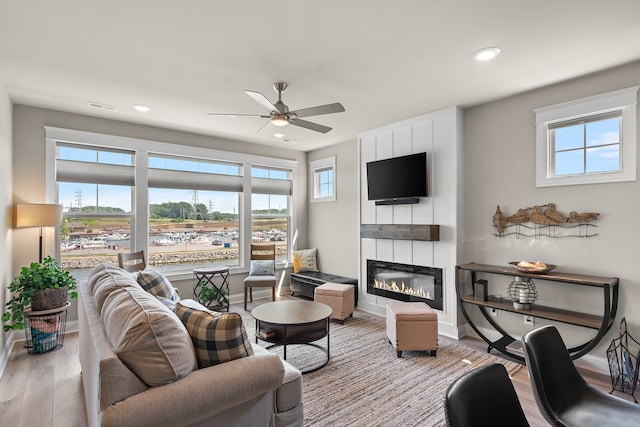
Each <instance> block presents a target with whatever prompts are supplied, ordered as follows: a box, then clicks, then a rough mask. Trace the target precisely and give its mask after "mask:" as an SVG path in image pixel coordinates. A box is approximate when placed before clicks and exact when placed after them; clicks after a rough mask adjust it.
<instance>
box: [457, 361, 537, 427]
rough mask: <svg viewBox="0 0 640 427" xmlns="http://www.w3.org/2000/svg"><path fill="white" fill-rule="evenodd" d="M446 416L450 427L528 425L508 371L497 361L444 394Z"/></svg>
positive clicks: (476, 370)
mask: <svg viewBox="0 0 640 427" xmlns="http://www.w3.org/2000/svg"><path fill="white" fill-rule="evenodd" d="M445 415H446V418H447V425H448V426H450V427H486V426H495V427H520V426H523V427H524V426H529V423H528V422H527V419H526V417H525V415H524V412H523V411H522V407H521V406H520V401H519V400H518V395H517V394H516V391H515V389H514V388H513V383H512V382H511V380H510V379H509V374H508V373H507V370H506V369H505V367H504V366H503V365H501V364H497V363H496V364H493V365H487V366H482V367H480V368H477V369H475V370H473V371H471V372H468V373H466V374H465V375H463V376H462V377H460V378H458V379H457V380H455V381H454V382H453V383H451V384H450V385H449V387H447V392H446V394H445Z"/></svg>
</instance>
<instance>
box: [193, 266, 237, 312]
mask: <svg viewBox="0 0 640 427" xmlns="http://www.w3.org/2000/svg"><path fill="white" fill-rule="evenodd" d="M216 296H219V298H216ZM193 298H194V299H195V300H196V301H198V302H200V303H202V304H204V305H206V306H207V308H209V309H211V310H224V309H226V310H227V312H228V311H229V267H226V266H219V267H208V268H196V269H194V270H193Z"/></svg>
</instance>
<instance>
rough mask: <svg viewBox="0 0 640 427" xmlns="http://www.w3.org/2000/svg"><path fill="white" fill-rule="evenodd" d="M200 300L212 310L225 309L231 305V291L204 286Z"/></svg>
mask: <svg viewBox="0 0 640 427" xmlns="http://www.w3.org/2000/svg"><path fill="white" fill-rule="evenodd" d="M198 299H199V300H200V302H201V303H202V304H204V305H206V306H207V307H208V308H210V309H215V308H224V307H226V306H227V305H228V304H229V289H228V288H222V289H218V288H216V287H215V286H206V285H203V286H202V287H201V288H200V294H199V298H198Z"/></svg>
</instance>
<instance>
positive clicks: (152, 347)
mask: <svg viewBox="0 0 640 427" xmlns="http://www.w3.org/2000/svg"><path fill="white" fill-rule="evenodd" d="M78 293H79V302H78V307H79V308H78V312H79V314H78V316H79V332H80V363H81V365H82V381H83V387H84V394H85V402H86V409H87V418H88V424H89V426H92V427H93V426H119V427H122V426H136V427H139V426H154V427H156V426H216V425H220V426H289V425H291V426H301V425H302V423H303V403H302V377H301V374H300V372H299V371H298V370H297V369H296V368H294V367H292V366H291V365H289V364H288V363H287V362H285V361H282V360H281V359H280V358H279V357H278V356H276V355H274V354H272V353H269V352H267V351H266V350H264V349H262V348H261V347H259V346H257V345H255V344H253V343H251V346H252V348H253V350H254V351H253V352H254V354H253V355H250V356H247V357H242V358H239V359H235V360H232V361H229V362H225V363H221V364H218V365H214V366H209V367H206V368H201V369H198V368H197V362H196V360H195V353H194V349H193V345H192V343H191V338H190V337H189V335H188V332H187V330H186V329H185V328H184V327H183V326H182V323H181V322H180V320H179V319H178V317H177V316H176V315H175V314H174V313H173V312H172V311H171V310H170V309H168V308H167V307H166V306H164V305H163V304H162V303H161V302H159V301H158V300H157V299H155V297H153V296H152V295H150V294H149V293H147V292H146V291H144V290H143V289H142V288H141V287H140V286H139V285H137V282H136V280H135V278H134V277H133V276H132V275H131V274H130V273H127V272H125V271H124V270H121V269H118V268H117V267H113V266H107V265H100V266H98V267H96V268H95V269H94V270H93V272H92V274H91V276H90V277H89V279H88V280H87V281H84V282H82V283H81V284H80V285H79V292H78ZM94 294H95V297H94ZM185 334H186V335H185ZM163 341H164V342H163ZM114 343H115V345H114ZM114 348H115V350H114ZM160 359H162V360H160Z"/></svg>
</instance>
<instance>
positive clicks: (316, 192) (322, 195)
mask: <svg viewBox="0 0 640 427" xmlns="http://www.w3.org/2000/svg"><path fill="white" fill-rule="evenodd" d="M309 171H310V175H311V177H310V179H311V182H312V183H313V192H312V198H311V201H312V202H331V201H335V200H336V158H335V156H334V157H328V158H326V159H321V160H314V161H312V162H309Z"/></svg>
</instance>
